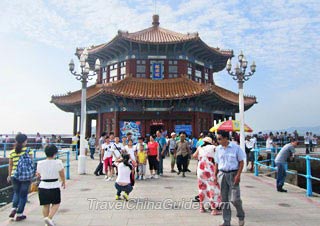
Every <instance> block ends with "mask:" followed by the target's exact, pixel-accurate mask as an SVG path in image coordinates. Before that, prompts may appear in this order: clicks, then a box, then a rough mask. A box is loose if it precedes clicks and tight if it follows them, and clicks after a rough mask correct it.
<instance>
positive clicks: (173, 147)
mask: <svg viewBox="0 0 320 226" xmlns="http://www.w3.org/2000/svg"><path fill="white" fill-rule="evenodd" d="M170 135H171V138H170V139H169V141H168V146H169V154H170V160H171V173H176V172H177V171H175V170H174V165H175V164H176V145H177V141H176V133H175V132H172V133H171V134H170Z"/></svg>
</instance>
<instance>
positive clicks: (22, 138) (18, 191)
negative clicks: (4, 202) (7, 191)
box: [7, 133, 33, 221]
mask: <svg viewBox="0 0 320 226" xmlns="http://www.w3.org/2000/svg"><path fill="white" fill-rule="evenodd" d="M15 140H16V143H15V147H14V149H13V150H11V151H10V154H9V167H8V178H7V181H8V182H11V183H12V185H13V198H12V209H11V213H10V215H9V218H12V219H13V218H14V217H15V216H16V221H22V220H25V219H26V218H27V217H26V216H25V215H23V211H24V207H25V205H26V202H27V197H28V191H29V186H30V183H31V180H30V181H20V180H18V179H17V178H15V175H14V174H15V171H16V170H17V167H18V162H19V159H20V157H21V156H22V155H24V154H25V153H26V152H27V147H26V144H27V140H28V137H27V136H26V135H25V134H22V133H19V134H18V135H17V136H16V138H15ZM27 153H28V154H29V155H30V158H31V159H32V156H33V152H32V151H29V152H27Z"/></svg>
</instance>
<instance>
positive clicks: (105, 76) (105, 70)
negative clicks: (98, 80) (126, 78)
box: [102, 67, 108, 82]
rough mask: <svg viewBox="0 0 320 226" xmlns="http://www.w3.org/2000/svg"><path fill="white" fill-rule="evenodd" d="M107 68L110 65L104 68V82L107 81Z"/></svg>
mask: <svg viewBox="0 0 320 226" xmlns="http://www.w3.org/2000/svg"><path fill="white" fill-rule="evenodd" d="M107 70H108V67H103V68H102V81H104V82H106V80H107Z"/></svg>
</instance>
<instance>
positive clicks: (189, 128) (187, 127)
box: [174, 125, 192, 136]
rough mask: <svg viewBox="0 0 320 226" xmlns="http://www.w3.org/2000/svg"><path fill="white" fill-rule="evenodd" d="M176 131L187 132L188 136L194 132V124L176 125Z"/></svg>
mask: <svg viewBox="0 0 320 226" xmlns="http://www.w3.org/2000/svg"><path fill="white" fill-rule="evenodd" d="M174 131H175V133H176V134H179V133H180V132H182V131H183V132H186V134H187V135H188V136H191V134H192V125H175V127H174Z"/></svg>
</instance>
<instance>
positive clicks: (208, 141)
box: [202, 137, 212, 144]
mask: <svg viewBox="0 0 320 226" xmlns="http://www.w3.org/2000/svg"><path fill="white" fill-rule="evenodd" d="M202 140H203V142H207V143H209V144H212V138H211V137H205V138H203V139H202Z"/></svg>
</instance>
